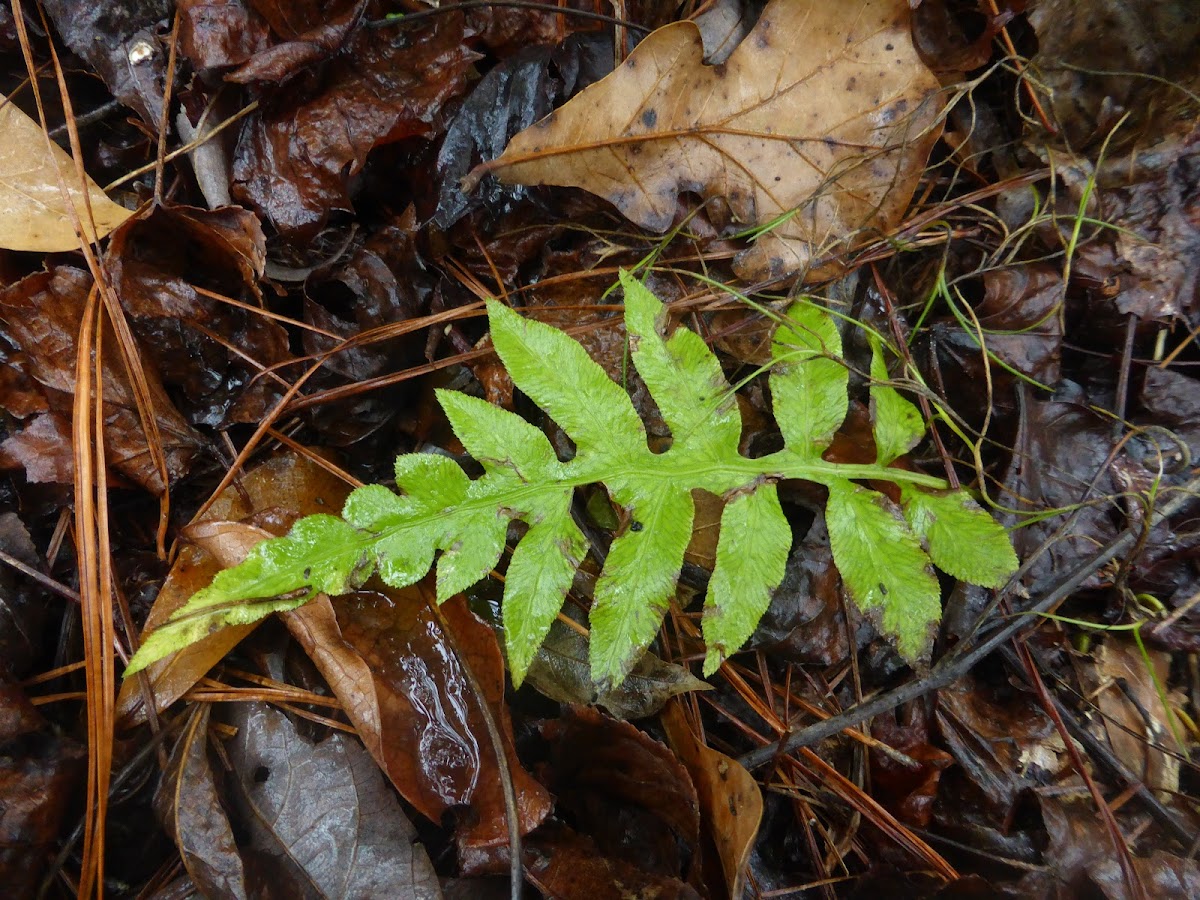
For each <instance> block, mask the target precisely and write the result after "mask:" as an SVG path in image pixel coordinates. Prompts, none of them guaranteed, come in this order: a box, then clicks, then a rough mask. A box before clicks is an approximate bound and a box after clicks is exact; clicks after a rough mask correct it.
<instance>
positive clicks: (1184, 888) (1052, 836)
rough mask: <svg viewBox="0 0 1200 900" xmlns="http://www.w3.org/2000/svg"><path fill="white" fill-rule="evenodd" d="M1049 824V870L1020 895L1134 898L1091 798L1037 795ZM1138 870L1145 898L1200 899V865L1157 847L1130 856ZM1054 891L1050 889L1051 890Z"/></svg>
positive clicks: (1034, 878)
mask: <svg viewBox="0 0 1200 900" xmlns="http://www.w3.org/2000/svg"><path fill="white" fill-rule="evenodd" d="M1037 799H1038V803H1039V804H1040V805H1041V809H1042V818H1043V819H1044V820H1045V823H1046V832H1047V835H1048V837H1049V846H1047V847H1046V849H1045V852H1044V861H1045V864H1046V865H1045V868H1044V869H1043V870H1042V871H1041V872H1038V873H1032V874H1030V875H1029V876H1026V878H1025V879H1023V880H1022V882H1021V883H1020V884H1019V885H1017V896H1022V897H1034V896H1052V897H1087V896H1093V897H1104V898H1106V900H1125V898H1126V897H1130V896H1132V894H1131V893H1130V890H1129V885H1128V883H1127V881H1126V879H1125V876H1124V873H1123V872H1122V869H1121V864H1120V862H1119V861H1118V860H1117V856H1116V851H1115V850H1114V849H1113V844H1112V839H1111V837H1110V836H1109V834H1108V832H1107V831H1105V829H1104V826H1103V825H1102V824H1101V822H1100V817H1099V816H1098V815H1096V809H1095V805H1094V804H1093V803H1092V801H1091V799H1090V798H1083V797H1080V796H1079V795H1075V796H1070V795H1067V796H1063V797H1055V796H1053V795H1051V794H1050V792H1049V791H1041V792H1038V794H1037ZM1131 855H1132V857H1133V859H1132V862H1133V869H1134V872H1136V874H1137V877H1138V879H1139V880H1140V881H1141V883H1142V888H1143V896H1146V897H1164V898H1165V897H1180V898H1183V897H1195V896H1200V864H1198V863H1197V862H1196V860H1194V859H1190V858H1186V857H1178V856H1174V855H1172V854H1170V853H1167V852H1164V851H1163V850H1161V849H1158V848H1151V849H1149V850H1148V851H1147V852H1146V854H1145V855H1144V856H1143V855H1140V854H1138V853H1137V851H1136V850H1133V851H1131ZM1046 888H1049V890H1046Z"/></svg>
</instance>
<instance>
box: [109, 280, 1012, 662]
mask: <svg viewBox="0 0 1200 900" xmlns="http://www.w3.org/2000/svg"><path fill="white" fill-rule="evenodd" d="M621 286H622V287H623V289H624V293H625V325H626V329H627V333H628V338H629V352H630V356H631V358H632V362H633V365H634V366H635V367H636V368H637V371H638V374H639V375H640V376H641V377H642V380H643V381H644V382H645V383H646V386H647V388H648V389H649V391H650V394H651V396H652V397H653V398H654V401H655V403H657V405H658V408H659V411H660V412H661V414H662V417H663V419H664V420H665V422H666V424H667V425H668V427H669V428H670V431H671V437H672V441H671V444H670V447H669V449H667V450H666V451H665V452H662V453H655V452H652V451H651V450H650V448H649V446H648V444H647V440H646V429H645V426H644V425H643V423H642V421H641V419H640V418H639V417H638V414H637V412H636V411H635V409H634V407H633V404H632V402H631V401H630V399H629V396H628V394H627V393H626V391H625V390H624V389H623V388H622V387H621V386H620V385H619V384H617V383H616V382H614V381H613V380H612V379H611V378H609V377H608V375H607V374H605V372H604V370H603V369H602V368H601V367H600V366H599V365H598V364H597V363H596V362H594V361H593V360H592V359H591V358H589V357H588V355H587V353H586V351H585V350H584V349H583V347H582V346H580V344H579V343H577V342H576V341H575V340H573V339H572V338H570V337H568V336H567V335H566V334H564V333H563V332H561V331H559V330H558V329H556V328H553V327H551V326H549V325H545V324H542V323H539V322H536V321H533V320H531V319H526V318H523V317H522V316H520V315H519V314H518V313H516V312H513V311H512V310H510V309H508V308H507V307H505V306H503V305H502V304H500V303H498V302H491V303H489V304H488V318H489V322H490V324H491V335H492V341H493V343H494V345H495V348H496V352H497V353H498V354H499V356H500V359H501V360H502V361H503V363H504V365H505V367H506V368H507V369H508V372H509V374H510V375H511V377H512V380H513V383H514V384H515V385H516V386H517V387H518V388H520V389H521V390H522V391H523V392H524V393H525V394H527V395H528V396H529V397H530V398H531V399H532V400H533V401H534V402H535V403H537V405H538V406H540V407H541V408H542V409H543V410H544V411H545V412H546V413H547V414H548V415H549V416H550V418H552V419H553V420H554V421H555V422H556V423H558V425H559V426H560V427H561V428H562V429H563V431H565V432H566V433H567V435H569V436H570V438H571V439H572V440H573V441H574V442H575V446H576V454H575V456H574V457H573V458H572V459H569V460H566V461H563V460H560V459H559V458H558V456H557V454H556V453H555V452H554V449H553V447H552V446H551V444H550V441H549V440H548V439H547V438H546V436H545V435H544V434H543V433H542V432H541V431H540V430H539V429H538V428H536V427H534V426H533V425H531V424H530V423H528V422H527V421H525V420H524V419H522V418H521V417H520V416H518V415H516V414H515V413H512V412H508V411H506V410H503V409H501V408H499V407H496V406H492V405H491V404H489V403H487V402H485V401H484V400H481V399H478V398H476V397H471V396H468V395H466V394H462V393H455V392H451V391H444V390H443V391H438V401H439V402H440V403H441V406H442V409H443V410H444V411H445V413H446V415H447V417H448V418H449V420H450V424H451V425H452V426H453V428H454V432H455V434H456V435H457V436H458V438H459V439H460V440H461V441H462V444H463V446H464V447H465V448H466V450H467V452H469V453H470V454H471V456H473V457H474V458H475V459H476V460H477V461H478V463H479V464H480V465H481V466H482V468H483V472H484V474H483V475H482V476H481V477H479V478H475V479H472V478H470V477H468V476H467V474H466V473H465V472H464V471H463V469H462V468H461V467H460V466H459V465H458V463H456V462H455V461H454V460H452V459H449V458H448V457H445V456H441V455H437V454H430V453H414V454H408V455H405V456H401V457H399V458H398V459H397V460H396V490H395V491H392V490H390V489H388V488H386V487H383V486H380V485H368V486H366V487H362V488H359V489H358V490H356V491H354V492H353V493H352V494H351V495H350V497H349V499H348V500H347V502H346V505H345V508H344V509H343V511H342V516H341V518H338V517H336V516H330V515H316V516H309V517H307V518H304V519H301V520H300V521H299V522H297V523H296V525H295V526H294V527H293V529H292V531H291V532H290V533H289V534H288V535H287V536H285V537H281V538H276V539H274V540H268V541H264V542H263V543H261V544H259V545H258V546H257V547H255V548H254V550H253V551H252V552H251V553H250V555H249V556H248V557H247V558H246V560H245V561H244V562H242V563H241V564H240V565H238V566H237V567H235V568H232V569H228V570H226V571H224V572H221V573H220V574H219V575H218V576H217V577H216V578H215V579H214V580H213V582H212V584H211V585H210V586H209V587H207V588H205V589H204V590H201V591H200V592H198V593H197V594H196V595H195V596H193V597H192V598H191V599H190V600H189V601H188V603H187V604H186V605H185V606H184V607H183V608H181V609H180V610H179V611H178V612H177V613H176V614H175V615H174V616H172V617H171V618H170V619H169V620H168V621H167V622H166V623H165V624H164V625H162V626H161V627H160V628H158V629H157V630H155V631H154V632H152V633H151V634H150V635H149V636H148V638H147V640H146V642H145V643H144V644H143V645H142V647H141V649H140V650H139V651H138V653H137V654H136V655H135V656H134V658H133V660H132V661H131V662H130V665H129V667H128V669H127V670H126V673H127V674H128V673H130V672H135V671H137V670H138V669H140V668H142V667H144V666H146V665H147V664H149V663H150V662H152V661H154V660H156V659H160V658H162V657H164V656H166V655H168V654H170V653H172V652H174V651H175V650H177V649H179V648H180V647H183V646H185V645H187V644H190V643H192V642H195V641H197V640H200V639H201V638H203V637H204V636H205V635H207V634H209V633H210V632H211V631H212V630H213V629H214V628H216V627H219V626H223V625H231V624H240V623H247V622H253V621H256V620H258V619H261V618H262V617H264V616H266V615H268V614H269V613H271V612H275V611H279V610H287V609H294V608H296V607H298V606H300V605H301V604H303V603H305V602H307V601H308V600H309V599H311V598H312V597H313V596H315V595H316V594H317V593H325V594H329V595H337V594H342V593H346V592H347V591H350V590H353V589H355V588H356V587H357V586H359V585H361V584H362V583H363V582H364V581H365V580H366V579H367V578H368V577H370V576H371V575H373V574H378V576H379V577H380V578H381V579H382V580H383V581H384V582H386V583H387V584H389V585H391V586H393V587H405V586H408V585H411V584H413V583H414V582H416V581H418V580H419V579H421V578H423V577H424V576H425V575H426V574H427V573H428V571H429V569H430V567H431V566H433V564H434V561H435V557H436V562H437V597H438V601H439V602H442V601H445V600H446V599H447V598H449V597H451V596H453V595H455V594H457V593H460V592H462V591H464V590H466V589H468V588H470V587H471V586H472V585H474V584H475V583H477V582H479V581H480V580H482V579H483V578H485V577H487V575H488V574H489V573H490V572H491V571H492V569H493V568H495V566H496V565H497V563H498V562H499V561H500V558H501V555H502V554H503V552H504V547H505V538H506V535H507V534H508V530H509V524H510V523H511V522H512V520H514V519H519V520H521V521H522V522H525V523H526V524H527V525H528V530H527V531H526V532H525V534H524V536H523V537H522V538H521V540H520V542H519V543H518V544H517V546H516V549H515V550H514V551H513V554H512V559H511V560H510V562H509V565H508V570H507V574H506V577H505V585H504V601H503V622H504V634H505V643H506V649H507V654H508V662H509V667H510V670H511V673H512V677H513V681H514V682H515V683H517V684H520V683H521V681H522V680H523V679H524V677H525V673H526V672H527V671H528V669H529V664H530V662H531V660H532V659H533V656H534V654H535V653H536V652H537V649H538V647H539V646H540V645H541V643H542V641H543V639H544V638H545V637H546V633H547V631H548V630H549V628H550V624H551V623H552V622H553V621H554V618H555V616H556V615H557V614H558V612H559V610H560V608H561V607H562V604H563V601H564V598H565V596H566V593H567V591H568V590H569V589H570V586H571V583H572V581H573V579H574V577H575V573H576V571H577V569H578V568H579V565H580V563H581V562H582V561H583V559H584V556H585V554H586V553H587V549H588V544H587V541H586V539H585V538H584V535H583V533H582V532H581V531H580V529H579V527H578V526H577V525H576V523H575V520H574V519H573V518H572V515H571V506H572V500H573V498H574V493H575V489H576V488H578V487H582V486H584V485H590V484H597V483H599V484H603V485H604V486H605V487H606V488H607V490H608V494H609V496H610V497H611V499H612V500H613V502H614V503H616V504H617V505H618V506H620V507H621V508H623V509H624V511H625V513H626V515H625V517H624V519H623V521H624V523H625V524H624V526H623V528H622V529H621V531H620V533H619V534H618V535H617V536H616V538H615V539H614V540H613V542H612V546H611V548H610V550H609V553H608V556H607V559H606V560H605V563H604V568H603V571H602V573H601V575H600V578H599V579H598V580H597V582H596V586H595V595H594V598H593V602H592V606H591V612H590V627H591V644H590V654H591V658H590V662H591V671H592V677H593V679H594V680H595V681H597V682H598V683H600V684H604V685H607V686H611V685H615V684H619V683H620V682H621V681H622V680H623V679H624V677H625V675H626V674H627V673H628V672H629V670H630V669H631V667H632V666H633V664H634V663H635V662H636V661H637V659H638V657H639V656H640V655H641V653H642V652H643V651H644V650H645V648H646V647H647V645H648V644H649V643H650V642H651V641H652V640H653V639H654V637H655V635H656V633H657V632H658V629H659V627H660V625H661V624H662V619H663V616H664V614H665V612H666V610H667V608H668V605H669V604H670V601H671V599H672V598H673V597H674V595H675V590H676V586H677V579H678V577H679V573H680V570H681V568H682V565H683V558H684V551H685V550H686V548H687V546H688V543H689V540H690V538H691V535H692V520H693V512H694V509H693V500H692V491H694V490H697V489H699V490H703V491H708V492H709V493H712V494H715V495H717V496H718V497H721V498H723V499H724V500H725V507H724V511H723V513H722V516H721V524H720V536H719V539H718V543H717V552H716V564H715V566H714V568H713V572H712V578H711V580H710V582H709V587H708V596H707V599H706V601H705V606H704V620H703V633H704V640H705V643H706V645H707V648H708V651H707V656H706V658H705V662H704V672H705V674H706V675H708V674H711V673H712V672H713V671H714V670H715V669H716V668H717V666H718V665H720V662H721V660H722V659H723V658H725V657H726V656H728V655H729V654H731V653H733V652H734V651H736V650H738V649H739V648H740V647H741V646H742V645H743V644H744V643H745V642H746V641H747V639H748V638H749V637H750V635H751V633H752V632H753V630H754V628H755V626H756V625H757V624H758V621H759V619H760V618H762V615H763V613H764V612H765V611H766V609H767V605H768V603H769V602H770V599H771V595H772V593H773V592H774V590H775V589H776V588H777V587H778V586H779V583H780V582H781V581H782V579H783V575H784V567H785V564H786V562H787V557H788V553H789V551H790V549H791V545H792V532H791V528H790V526H789V525H788V521H787V519H786V517H785V516H784V513H783V510H782V508H781V507H780V503H779V497H778V493H777V489H776V484H777V483H778V482H779V481H781V480H783V479H804V480H807V481H813V482H817V483H819V484H822V485H824V486H825V487H826V488H828V493H829V499H828V501H827V505H826V509H825V518H826V522H827V524H828V529H829V539H830V544H831V545H832V550H833V558H834V562H835V564H836V565H837V568H838V571H839V572H840V573H841V576H842V580H843V582H844V584H845V586H846V588H847V589H848V592H849V594H850V596H851V597H852V598H853V600H854V602H855V603H856V604H857V605H858V607H859V608H860V609H861V610H862V611H863V612H864V613H866V614H867V615H869V616H871V617H872V618H873V619H874V621H875V622H876V624H877V625H878V627H879V629H880V630H881V631H882V632H883V633H884V634H886V635H888V636H890V637H891V638H892V639H893V640H894V642H895V645H896V648H897V649H898V651H899V652H900V653H901V654H902V655H903V656H904V657H905V658H907V659H909V660H911V661H916V660H919V659H920V658H921V657H923V656H925V655H927V654H928V651H929V647H930V644H931V641H932V637H933V634H934V631H935V628H936V625H937V623H938V621H939V618H940V615H941V603H940V591H939V587H938V581H937V579H936V577H935V575H934V572H933V564H936V565H937V566H938V567H939V568H940V569H942V570H943V571H944V572H946V573H948V574H950V575H952V576H954V577H956V578H959V579H963V580H966V581H971V582H974V583H976V584H980V585H984V586H988V587H995V586H998V585H999V584H1001V583H1002V582H1003V581H1004V580H1005V579H1006V578H1007V576H1008V575H1009V574H1010V573H1011V572H1013V571H1014V570H1015V568H1016V565H1017V560H1016V557H1015V555H1014V553H1013V550H1012V546H1011V544H1010V543H1009V540H1008V536H1007V533H1006V532H1005V530H1004V529H1003V528H1002V527H1001V526H999V525H998V524H997V523H996V522H995V521H993V519H992V518H991V517H990V516H989V515H988V514H987V513H986V512H985V511H984V510H983V509H981V508H980V507H979V506H978V505H977V504H976V502H975V501H974V500H973V499H972V498H971V496H970V495H969V494H968V493H967V492H966V491H963V490H957V491H948V490H945V487H946V485H945V483H944V482H943V481H941V480H939V479H937V478H933V477H931V476H928V475H924V474H921V473H917V472H910V471H906V470H903V469H899V468H894V467H891V466H890V465H889V464H890V463H892V462H893V461H894V460H895V459H896V458H897V457H899V456H901V455H903V454H904V453H906V452H908V451H909V450H911V449H912V448H913V447H914V446H915V445H916V444H917V443H918V442H919V441H920V440H921V438H922V437H923V436H924V433H925V423H924V421H923V419H922V418H921V415H920V414H919V412H918V411H917V410H916V408H915V407H914V406H913V405H912V404H911V403H910V402H909V401H908V400H907V399H905V398H904V397H903V396H901V394H900V393H898V392H897V391H896V390H895V389H894V388H892V387H891V386H889V384H888V375H887V369H886V366H885V363H884V359H883V354H882V351H881V348H880V346H879V343H878V342H877V341H873V357H872V367H871V375H872V385H871V387H870V394H871V408H872V424H873V430H874V437H875V444H876V446H877V448H878V456H877V459H876V462H875V463H872V464H847V463H838V462H832V461H828V460H826V459H824V458H823V455H822V454H823V452H824V451H825V449H826V448H827V447H828V446H829V444H830V441H831V440H832V439H833V435H834V433H835V432H836V431H837V430H838V429H839V428H840V427H841V425H842V422H843V420H844V419H845V417H846V413H847V411H848V408H849V399H848V394H847V390H848V386H849V373H848V370H847V368H846V366H845V364H844V363H843V362H842V359H841V356H842V347H841V339H840V337H839V334H838V329H837V326H836V322H835V320H834V319H833V317H832V316H831V315H830V314H829V313H828V312H826V311H825V310H823V309H822V308H821V307H819V306H817V305H815V304H813V303H811V302H807V301H802V302H798V303H796V304H795V305H794V306H792V308H791V309H790V311H789V312H788V313H787V315H786V318H785V320H784V324H782V325H781V326H780V327H779V329H778V330H777V333H776V336H775V340H774V343H773V357H774V360H775V362H774V365H773V367H772V369H771V372H770V376H769V381H770V393H771V398H772V404H773V408H774V414H775V418H776V420H777V422H778V425H779V430H780V432H781V433H782V436H783V441H784V449H782V450H780V451H779V452H777V453H773V454H771V455H769V456H764V457H761V458H758V459H748V458H746V457H744V456H742V455H741V454H740V453H739V452H738V443H739V440H740V438H741V430H742V423H741V416H740V413H739V411H738V407H737V403H736V397H735V395H734V392H733V390H732V389H731V388H730V386H729V384H728V382H727V381H726V379H725V376H724V373H723V372H722V370H721V366H720V364H719V362H718V361H717V358H716V356H714V355H713V353H712V352H711V351H710V350H709V349H708V347H707V346H706V345H705V343H704V341H703V340H702V339H701V338H700V336H699V335H697V334H695V333H694V332H692V331H689V330H688V329H686V328H683V327H679V328H676V329H674V331H673V332H671V333H668V332H669V331H670V323H669V316H668V313H667V310H666V309H665V307H664V306H663V304H662V303H661V302H660V301H659V300H658V298H656V297H655V296H654V295H653V294H652V293H651V292H650V291H649V290H648V289H647V288H646V287H645V286H644V285H642V284H641V283H640V282H639V281H637V280H636V279H634V278H633V277H631V276H630V275H628V274H626V273H622V275H621ZM864 481H872V482H892V483H893V484H895V485H896V487H897V489H898V496H899V500H900V502H899V503H898V504H897V503H895V502H893V501H892V500H891V499H889V498H888V497H887V496H885V495H884V494H883V493H880V492H879V491H876V490H873V489H871V488H869V487H866V486H864V485H863V484H862V482H864ZM931 563H932V564H931Z"/></svg>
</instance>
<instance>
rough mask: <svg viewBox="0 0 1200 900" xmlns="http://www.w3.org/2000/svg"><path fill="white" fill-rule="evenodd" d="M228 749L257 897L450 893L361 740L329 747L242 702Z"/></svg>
mask: <svg viewBox="0 0 1200 900" xmlns="http://www.w3.org/2000/svg"><path fill="white" fill-rule="evenodd" d="M230 721H231V724H233V725H234V727H236V728H237V730H238V731H237V736H236V737H235V738H234V739H233V740H232V741H230V742H229V744H228V746H227V752H228V755H229V761H230V763H231V765H232V766H233V770H234V779H235V786H234V788H233V792H234V798H235V799H234V804H235V806H236V809H237V810H238V813H239V816H240V819H241V824H242V827H244V828H245V829H247V831H248V833H249V835H250V844H249V847H248V848H247V850H248V854H247V859H248V860H252V863H253V868H252V869H251V871H250V872H249V873H248V875H249V878H250V889H251V896H264V894H263V893H262V892H263V891H265V890H270V891H271V893H272V895H274V894H275V892H277V891H284V894H283V895H286V896H291V897H297V898H339V900H352V898H360V897H411V898H413V900H435V898H438V897H440V896H441V891H440V889H439V888H438V883H437V876H436V875H435V874H434V872H433V867H432V865H431V864H430V862H429V858H428V856H426V854H425V849H424V847H423V846H422V845H421V843H420V842H419V841H418V840H417V834H416V831H415V830H414V829H413V827H412V825H411V824H410V823H409V821H408V820H407V819H406V818H405V817H404V813H403V812H402V811H401V809H400V803H399V801H398V800H397V799H396V796H395V794H393V793H392V791H391V788H389V787H388V784H387V782H386V781H384V779H383V776H382V775H381V774H380V773H379V769H378V768H377V767H376V765H375V763H374V761H373V760H372V759H371V757H370V755H369V754H368V753H367V751H366V750H364V749H363V746H362V744H360V743H359V742H358V741H357V740H356V739H354V738H352V737H348V736H347V735H344V734H342V733H340V732H334V733H333V734H331V735H329V736H328V737H326V738H325V739H324V740H322V741H321V742H320V743H313V742H312V741H311V740H309V739H308V738H306V737H304V736H303V735H301V734H300V733H299V732H298V731H297V730H296V726H295V725H293V724H292V722H291V720H289V719H288V717H287V716H286V715H284V714H283V713H282V712H280V711H279V710H277V709H275V708H274V707H271V706H267V705H265V704H261V703H240V704H234V706H233V709H232V711H231V714H230Z"/></svg>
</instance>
